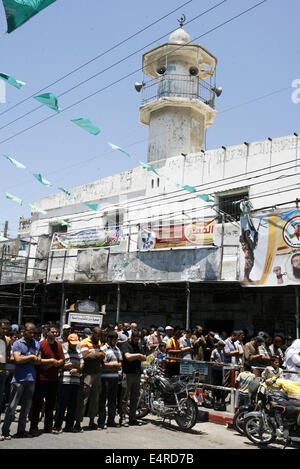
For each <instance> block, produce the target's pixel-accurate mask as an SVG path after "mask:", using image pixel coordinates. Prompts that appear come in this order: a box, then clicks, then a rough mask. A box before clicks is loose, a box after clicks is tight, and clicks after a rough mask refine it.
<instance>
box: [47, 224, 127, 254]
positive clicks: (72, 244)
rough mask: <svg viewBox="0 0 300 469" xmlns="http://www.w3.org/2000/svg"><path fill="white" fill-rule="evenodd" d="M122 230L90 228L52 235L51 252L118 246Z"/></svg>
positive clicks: (118, 228)
mask: <svg viewBox="0 0 300 469" xmlns="http://www.w3.org/2000/svg"><path fill="white" fill-rule="evenodd" d="M121 238H122V228H120V227H116V228H115V227H114V228H107V229H106V228H90V229H86V230H80V231H69V232H67V233H54V235H53V237H52V243H51V251H58V250H66V249H95V248H101V247H104V248H107V247H111V246H119V244H120V242H121Z"/></svg>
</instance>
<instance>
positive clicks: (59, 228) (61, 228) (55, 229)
mask: <svg viewBox="0 0 300 469" xmlns="http://www.w3.org/2000/svg"><path fill="white" fill-rule="evenodd" d="M50 228H51V234H52V235H53V234H54V233H66V232H67V231H68V227H67V226H66V225H51V227H50Z"/></svg>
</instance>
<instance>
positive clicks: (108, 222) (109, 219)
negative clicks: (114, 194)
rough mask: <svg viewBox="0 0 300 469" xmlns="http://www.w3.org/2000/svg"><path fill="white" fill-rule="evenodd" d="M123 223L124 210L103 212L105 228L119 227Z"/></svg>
mask: <svg viewBox="0 0 300 469" xmlns="http://www.w3.org/2000/svg"><path fill="white" fill-rule="evenodd" d="M123 223H124V212H123V211H120V210H116V211H114V212H108V213H106V214H105V228H106V229H107V228H109V227H119V226H121V225H123Z"/></svg>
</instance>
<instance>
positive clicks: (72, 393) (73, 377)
mask: <svg viewBox="0 0 300 469" xmlns="http://www.w3.org/2000/svg"><path fill="white" fill-rule="evenodd" d="M79 344H80V342H79V339H78V335H77V334H70V335H69V336H68V342H67V344H66V346H65V348H64V354H65V359H64V365H63V372H62V374H61V382H60V391H59V402H58V410H57V414H56V419H55V426H54V430H53V433H61V432H62V429H61V427H62V423H63V419H64V415H65V411H67V415H66V426H65V428H64V431H65V432H71V431H73V426H74V420H75V412H76V405H77V398H78V393H79V388H80V377H81V374H82V370H83V366H84V360H83V357H82V353H81V349H80V347H78V345H79Z"/></svg>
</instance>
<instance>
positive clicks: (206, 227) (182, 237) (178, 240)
mask: <svg viewBox="0 0 300 469" xmlns="http://www.w3.org/2000/svg"><path fill="white" fill-rule="evenodd" d="M214 228H215V219H209V220H199V221H195V222H192V223H188V224H183V223H180V224H174V225H167V226H163V225H160V226H155V227H151V228H141V230H140V234H139V249H140V250H141V251H147V250H149V249H162V248H175V247H188V246H195V247H196V246H209V245H213V244H214Z"/></svg>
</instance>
